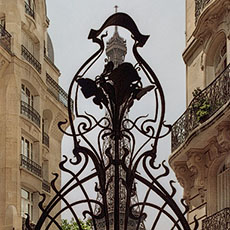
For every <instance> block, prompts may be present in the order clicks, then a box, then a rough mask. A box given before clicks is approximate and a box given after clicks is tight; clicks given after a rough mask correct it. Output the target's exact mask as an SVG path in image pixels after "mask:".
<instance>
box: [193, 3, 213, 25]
mask: <svg viewBox="0 0 230 230" xmlns="http://www.w3.org/2000/svg"><path fill="white" fill-rule="evenodd" d="M211 1H212V0H195V19H196V22H197V20H198V18H199V16H200V15H201V13H202V11H203V10H204V8H205V7H206V6H207V5H208V3H210V2H211Z"/></svg>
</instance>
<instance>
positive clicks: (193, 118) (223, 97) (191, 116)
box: [172, 65, 230, 151]
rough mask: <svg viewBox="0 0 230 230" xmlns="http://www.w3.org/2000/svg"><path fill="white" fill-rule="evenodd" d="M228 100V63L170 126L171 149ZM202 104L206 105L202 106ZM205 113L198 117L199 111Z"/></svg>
mask: <svg viewBox="0 0 230 230" xmlns="http://www.w3.org/2000/svg"><path fill="white" fill-rule="evenodd" d="M229 100H230V65H228V66H227V67H226V69H225V70H224V71H223V72H222V73H221V74H220V75H219V76H218V77H217V78H216V79H215V80H214V81H213V82H212V83H211V84H210V85H208V86H207V87H206V88H205V89H203V90H202V91H201V92H200V93H199V94H198V95H197V96H196V97H194V98H193V100H192V101H191V103H190V104H189V106H188V107H187V109H186V111H185V112H184V113H183V114H182V115H181V116H180V117H179V118H178V120H177V121H176V122H175V123H174V124H173V126H172V150H173V151H174V150H176V149H177V148H179V146H180V145H181V144H183V143H184V142H185V141H186V139H187V138H188V137H189V135H190V134H191V133H192V131H193V130H194V129H195V128H196V127H197V126H199V125H200V124H201V123H202V122H205V121H206V120H208V119H209V118H210V117H212V116H213V115H214V114H215V113H216V112H217V111H218V110H219V109H220V108H221V107H222V106H223V105H225V104H226V103H227V102H229ZM204 105H206V106H205V107H204ZM202 109H203V110H204V109H205V110H206V111H203V112H205V113H203V114H204V116H203V117H199V112H202Z"/></svg>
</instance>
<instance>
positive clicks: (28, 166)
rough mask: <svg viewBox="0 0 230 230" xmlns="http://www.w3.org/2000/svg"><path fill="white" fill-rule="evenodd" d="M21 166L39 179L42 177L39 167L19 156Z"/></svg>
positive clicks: (26, 158) (28, 159) (25, 157)
mask: <svg viewBox="0 0 230 230" xmlns="http://www.w3.org/2000/svg"><path fill="white" fill-rule="evenodd" d="M21 166H22V167H23V168H25V169H27V170H29V171H30V172H32V173H33V174H35V175H36V176H39V177H41V176H42V168H41V166H40V165H39V164H37V163H36V162H34V161H32V160H31V159H30V158H28V157H27V156H25V155H23V154H21Z"/></svg>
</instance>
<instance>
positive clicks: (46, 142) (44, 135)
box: [42, 132, 50, 147]
mask: <svg viewBox="0 0 230 230" xmlns="http://www.w3.org/2000/svg"><path fill="white" fill-rule="evenodd" d="M42 144H44V145H46V146H47V147H49V145H50V138H49V135H48V134H47V133H45V132H43V133H42Z"/></svg>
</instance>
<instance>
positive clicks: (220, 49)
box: [205, 33, 227, 86]
mask: <svg viewBox="0 0 230 230" xmlns="http://www.w3.org/2000/svg"><path fill="white" fill-rule="evenodd" d="M226 67H227V48H226V35H225V34H224V33H220V34H219V35H218V36H216V38H215V39H214V40H213V41H212V43H211V44H210V46H209V49H208V52H207V58H206V68H205V70H206V71H205V75H206V86H207V85H209V84H210V83H211V82H212V81H213V80H214V79H215V78H216V77H218V76H219V74H220V73H221V72H222V71H224V69H225V68H226Z"/></svg>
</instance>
